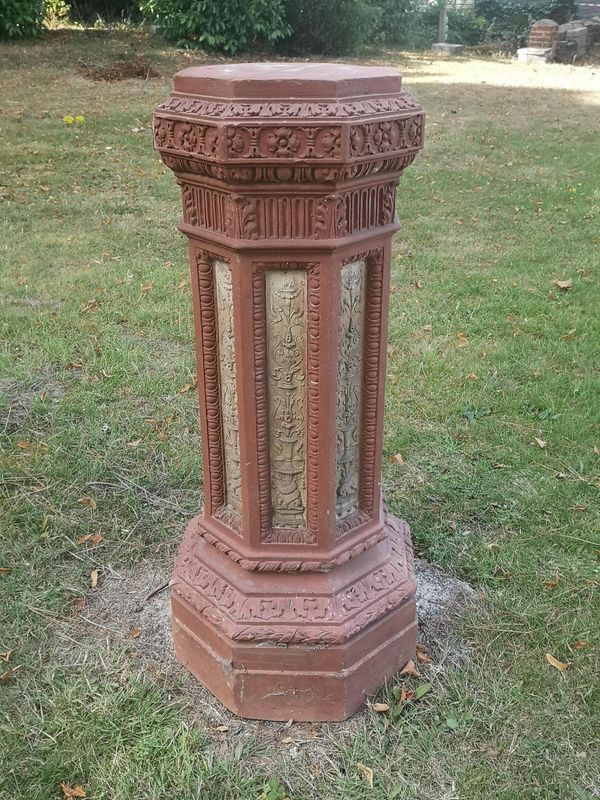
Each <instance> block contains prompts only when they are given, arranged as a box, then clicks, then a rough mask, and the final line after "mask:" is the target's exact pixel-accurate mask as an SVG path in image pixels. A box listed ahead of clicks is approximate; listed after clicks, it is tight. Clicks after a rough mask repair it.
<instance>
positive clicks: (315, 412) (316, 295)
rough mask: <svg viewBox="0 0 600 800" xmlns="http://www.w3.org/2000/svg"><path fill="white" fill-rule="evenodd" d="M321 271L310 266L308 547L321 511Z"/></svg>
mask: <svg viewBox="0 0 600 800" xmlns="http://www.w3.org/2000/svg"><path fill="white" fill-rule="evenodd" d="M320 307H321V270H320V266H319V264H309V265H308V271H307V297H306V315H307V325H306V363H307V381H306V404H307V410H308V419H307V425H306V476H307V491H306V493H307V504H308V509H307V520H308V526H307V527H308V530H307V535H306V538H305V541H306V543H310V542H316V541H317V526H318V511H319V483H320V481H319V424H318V419H319V362H320V337H319V324H320V318H321V310H320Z"/></svg>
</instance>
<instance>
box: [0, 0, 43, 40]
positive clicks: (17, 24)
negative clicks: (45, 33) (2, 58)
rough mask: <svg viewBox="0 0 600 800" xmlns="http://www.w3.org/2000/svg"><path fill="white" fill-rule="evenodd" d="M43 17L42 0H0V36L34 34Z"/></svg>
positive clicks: (37, 30)
mask: <svg viewBox="0 0 600 800" xmlns="http://www.w3.org/2000/svg"><path fill="white" fill-rule="evenodd" d="M43 19H44V0H0V38H8V39H19V38H21V37H23V36H35V35H36V34H38V33H39V32H40V31H41V29H42V20H43Z"/></svg>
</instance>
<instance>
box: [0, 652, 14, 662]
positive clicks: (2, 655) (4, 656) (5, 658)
mask: <svg viewBox="0 0 600 800" xmlns="http://www.w3.org/2000/svg"><path fill="white" fill-rule="evenodd" d="M11 653H12V650H6V651H5V652H4V653H0V661H4V663H6V662H7V661H8V660H9V658H10V654H11Z"/></svg>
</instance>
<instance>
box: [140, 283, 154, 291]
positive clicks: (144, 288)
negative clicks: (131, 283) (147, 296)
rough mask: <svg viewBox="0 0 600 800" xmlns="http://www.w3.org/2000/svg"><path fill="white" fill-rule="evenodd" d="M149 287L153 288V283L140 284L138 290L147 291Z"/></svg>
mask: <svg viewBox="0 0 600 800" xmlns="http://www.w3.org/2000/svg"><path fill="white" fill-rule="evenodd" d="M151 289H154V284H153V283H143V284H142V285H141V286H140V291H141V292H149V291H150V290H151Z"/></svg>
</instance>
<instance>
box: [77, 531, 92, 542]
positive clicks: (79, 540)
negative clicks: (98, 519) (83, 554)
mask: <svg viewBox="0 0 600 800" xmlns="http://www.w3.org/2000/svg"><path fill="white" fill-rule="evenodd" d="M91 538H92V534H91V533H86V534H85V536H81V537H80V538H79V539H77V544H86V543H87V542H89V541H90V539H91Z"/></svg>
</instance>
